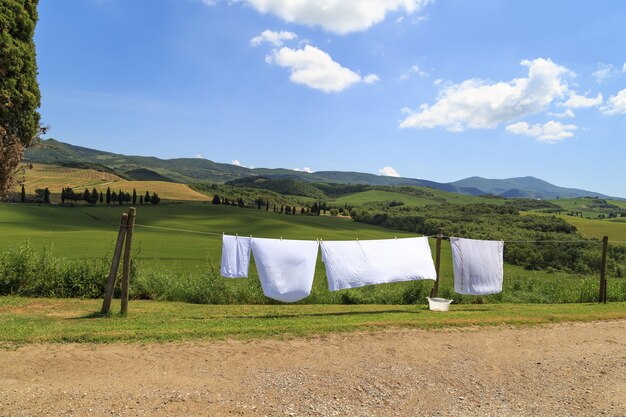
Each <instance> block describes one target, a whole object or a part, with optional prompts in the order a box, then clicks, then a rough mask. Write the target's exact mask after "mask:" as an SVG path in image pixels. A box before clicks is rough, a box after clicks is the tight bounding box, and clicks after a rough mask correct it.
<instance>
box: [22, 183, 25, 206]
mask: <svg viewBox="0 0 626 417" xmlns="http://www.w3.org/2000/svg"><path fill="white" fill-rule="evenodd" d="M21 201H22V203H25V202H26V189H25V188H24V184H22V198H21Z"/></svg>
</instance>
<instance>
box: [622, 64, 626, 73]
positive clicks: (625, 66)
mask: <svg viewBox="0 0 626 417" xmlns="http://www.w3.org/2000/svg"><path fill="white" fill-rule="evenodd" d="M622 72H626V62H624V65H622Z"/></svg>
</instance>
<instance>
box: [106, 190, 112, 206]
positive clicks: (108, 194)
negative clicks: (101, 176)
mask: <svg viewBox="0 0 626 417" xmlns="http://www.w3.org/2000/svg"><path fill="white" fill-rule="evenodd" d="M109 204H111V188H109V187H107V205H109Z"/></svg>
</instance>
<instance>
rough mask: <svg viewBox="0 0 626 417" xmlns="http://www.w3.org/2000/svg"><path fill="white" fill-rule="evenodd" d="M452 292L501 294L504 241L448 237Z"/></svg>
mask: <svg viewBox="0 0 626 417" xmlns="http://www.w3.org/2000/svg"><path fill="white" fill-rule="evenodd" d="M450 244H451V247H452V263H453V266H454V292H456V293H458V294H466V295H487V294H495V293H499V292H502V279H503V276H504V260H503V257H504V242H503V241H495V240H474V239H462V238H458V237H451V238H450Z"/></svg>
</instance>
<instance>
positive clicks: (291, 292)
mask: <svg viewBox="0 0 626 417" xmlns="http://www.w3.org/2000/svg"><path fill="white" fill-rule="evenodd" d="M317 247H318V243H317V241H314V240H313V241H309V240H286V239H285V240H283V239H262V238H256V237H255V238H252V254H253V255H254V261H255V263H256V268H257V271H258V272H259V279H260V280H261V287H262V288H263V294H265V296H266V297H269V298H273V299H274V300H278V301H282V302H285V303H293V302H296V301H300V300H302V299H304V298H306V297H308V296H309V294H310V293H311V287H312V286H313V276H314V274H315V262H316V261H317Z"/></svg>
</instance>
